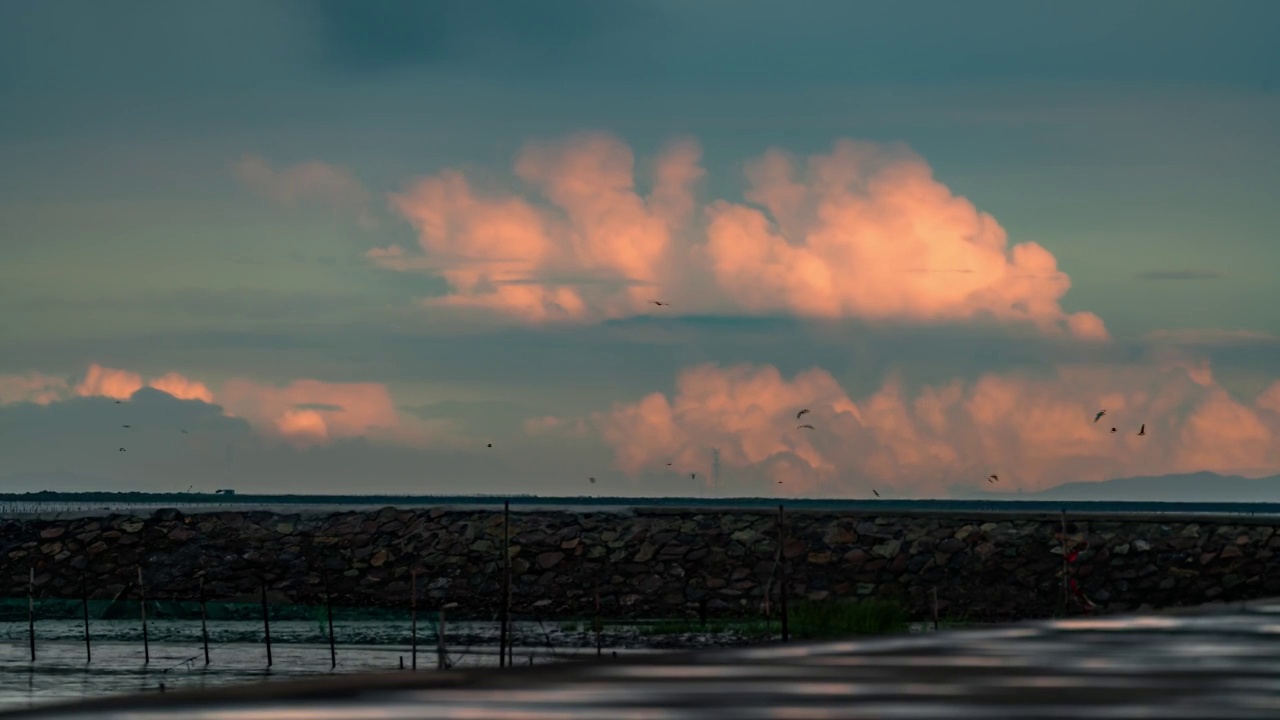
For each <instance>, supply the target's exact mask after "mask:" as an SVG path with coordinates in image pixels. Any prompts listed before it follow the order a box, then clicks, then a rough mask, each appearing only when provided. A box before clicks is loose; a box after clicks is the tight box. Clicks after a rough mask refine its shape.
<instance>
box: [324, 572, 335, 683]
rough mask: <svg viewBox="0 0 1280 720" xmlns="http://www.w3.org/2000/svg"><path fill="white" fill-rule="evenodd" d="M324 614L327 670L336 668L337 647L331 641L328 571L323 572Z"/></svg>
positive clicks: (331, 610)
mask: <svg viewBox="0 0 1280 720" xmlns="http://www.w3.org/2000/svg"><path fill="white" fill-rule="evenodd" d="M324 612H325V615H326V616H327V617H328V619H329V669H330V670H334V669H337V667H338V646H337V644H336V643H335V642H334V641H333V593H332V592H330V591H329V569H328V568H325V571H324Z"/></svg>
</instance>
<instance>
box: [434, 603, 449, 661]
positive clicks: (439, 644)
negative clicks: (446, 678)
mask: <svg viewBox="0 0 1280 720" xmlns="http://www.w3.org/2000/svg"><path fill="white" fill-rule="evenodd" d="M446 664H447V663H446V662H445V655H444V608H440V622H439V624H437V625H436V668H437V669H439V670H444V669H445V666H446Z"/></svg>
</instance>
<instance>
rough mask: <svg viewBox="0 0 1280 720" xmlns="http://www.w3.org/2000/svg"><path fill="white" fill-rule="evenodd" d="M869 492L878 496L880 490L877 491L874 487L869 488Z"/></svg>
mask: <svg viewBox="0 0 1280 720" xmlns="http://www.w3.org/2000/svg"><path fill="white" fill-rule="evenodd" d="M871 492H873V493H875V496H876V497H880V491H879V490H876V489H875V488H871Z"/></svg>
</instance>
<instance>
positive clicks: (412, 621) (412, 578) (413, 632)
mask: <svg viewBox="0 0 1280 720" xmlns="http://www.w3.org/2000/svg"><path fill="white" fill-rule="evenodd" d="M409 587H410V588H411V589H410V590H409V644H410V645H409V657H410V658H411V659H412V660H411V662H412V667H413V669H414V670H417V669H418V569H417V568H414V569H413V570H412V571H411V572H410V573H409Z"/></svg>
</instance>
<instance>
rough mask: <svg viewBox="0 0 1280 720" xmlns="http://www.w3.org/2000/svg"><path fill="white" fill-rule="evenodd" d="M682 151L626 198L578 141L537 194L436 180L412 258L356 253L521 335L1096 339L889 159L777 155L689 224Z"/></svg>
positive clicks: (982, 228)
mask: <svg viewBox="0 0 1280 720" xmlns="http://www.w3.org/2000/svg"><path fill="white" fill-rule="evenodd" d="M699 159H700V150H699V148H698V146H697V145H696V144H695V143H694V142H693V141H691V140H682V141H679V142H675V143H672V144H670V145H668V146H667V147H666V148H665V149H664V150H663V151H662V152H661V153H660V154H659V155H658V156H657V158H656V160H655V161H654V162H653V163H652V164H651V165H648V166H647V167H646V169H647V170H648V171H649V172H648V173H647V174H648V175H649V176H650V177H651V181H650V182H649V186H650V191H649V193H648V194H647V195H645V194H642V192H641V191H640V190H638V189H637V187H636V185H637V182H636V163H635V158H634V156H633V153H632V152H631V149H630V148H629V147H628V146H627V145H626V144H625V143H623V142H622V141H621V140H618V139H617V138H614V137H612V136H609V135H605V134H600V133H592V134H583V135H576V136H571V137H569V138H567V139H564V140H562V141H559V142H553V143H545V142H537V143H531V144H529V145H528V146H526V147H525V149H524V150H523V151H522V152H521V154H520V155H519V157H518V159H517V161H516V163H515V168H514V169H515V175H516V178H517V179H518V180H519V181H521V182H522V183H523V184H524V185H525V186H527V188H529V189H531V190H532V191H534V193H536V196H538V197H537V200H535V199H531V198H529V197H526V196H524V195H522V194H519V193H513V192H505V191H500V190H496V189H482V188H480V187H478V186H477V185H476V184H475V183H474V182H473V181H471V180H469V179H468V178H467V177H466V176H465V175H464V174H462V173H461V172H459V171H455V170H447V171H444V172H442V173H440V174H438V175H435V176H432V177H427V178H423V179H420V180H418V181H417V182H415V183H414V184H413V185H412V186H410V187H409V188H408V189H407V190H406V191H405V192H403V193H401V194H399V195H396V196H394V197H393V202H392V204H393V207H394V208H395V209H396V210H397V211H398V212H399V213H400V214H402V215H403V216H404V217H405V218H407V219H408V220H409V221H410V222H411V223H412V224H413V225H414V226H415V227H416V228H417V230H418V233H419V237H418V241H419V245H420V251H421V252H420V253H409V252H406V251H405V250H404V249H402V248H399V247H396V246H393V247H390V248H381V249H378V250H375V251H372V252H370V253H369V256H370V258H371V259H373V260H374V261H375V262H377V263H378V264H380V265H382V266H384V267H387V268H391V269H398V270H414V269H417V270H430V271H434V272H439V273H440V274H441V275H442V276H443V277H444V279H445V280H446V281H447V282H448V283H449V288H450V290H449V292H448V294H446V295H444V296H442V297H439V298H432V299H430V300H429V301H428V303H429V304H436V305H445V306H454V307H470V308H481V309H486V310H490V311H494V312H498V313H502V314H505V315H508V316H511V317H514V318H518V319H521V320H524V321H530V322H543V321H549V320H598V319H601V318H613V317H624V316H628V315H635V314H638V313H641V312H647V311H649V310H652V309H653V306H652V305H650V301H651V300H655V299H661V300H667V301H671V302H673V303H674V306H675V307H677V308H678V309H679V310H681V311H698V310H728V309H736V310H737V311H740V312H748V313H775V312H788V313H792V314H795V315H798V316H805V317H819V318H846V317H857V318H864V319H871V320H902V321H924V322H931V321H954V320H972V319H977V318H992V319H996V320H1002V321H1011V322H1019V323H1027V324H1030V325H1033V326H1035V327H1038V328H1039V329H1041V330H1043V331H1045V332H1049V333H1070V334H1072V335H1074V336H1076V337H1080V338H1086V339H1103V338H1106V337H1107V332H1106V329H1105V327H1104V326H1103V323H1102V321H1101V320H1100V319H1099V318H1098V317H1097V316H1096V315H1094V314H1092V313H1076V314H1072V315H1068V314H1067V313H1065V312H1064V311H1063V310H1062V307H1061V305H1060V300H1061V298H1062V297H1063V295H1064V294H1065V293H1066V292H1067V290H1068V289H1069V288H1070V286H1071V281H1070V279H1069V278H1068V277H1067V276H1066V274H1065V273H1063V272H1061V271H1060V270H1058V268H1057V263H1056V261H1055V259H1054V257H1053V255H1052V254H1050V253H1049V252H1048V251H1047V250H1045V249H1044V248H1043V247H1041V246H1039V245H1037V244H1035V243H1022V244H1018V245H1013V246H1010V245H1009V243H1008V238H1007V236H1006V234H1005V231H1004V230H1003V229H1002V228H1001V227H1000V225H999V224H998V223H997V222H996V221H995V219H994V218H992V217H991V216H990V215H987V214H986V213H982V212H980V211H978V210H977V209H976V208H975V207H974V206H973V204H972V203H970V202H969V201H967V200H965V199H964V198H960V197H956V196H955V195H953V194H952V193H951V191H950V190H949V189H948V188H947V187H946V186H945V185H943V184H942V183H940V182H938V181H937V180H935V179H934V178H933V176H932V172H931V170H930V168H929V166H928V165H927V164H926V163H925V162H924V161H923V160H922V159H920V158H919V157H917V156H916V155H914V154H912V153H911V152H909V151H908V150H905V149H902V148H884V147H881V146H877V145H873V144H869V143H857V142H852V141H847V140H842V141H840V142H837V143H836V144H835V146H834V148H833V149H832V150H831V152H829V153H827V154H822V155H815V156H813V157H811V158H809V159H808V160H807V162H806V163H804V164H803V165H802V166H801V164H800V163H799V162H797V160H795V159H794V158H792V157H791V156H789V155H787V154H786V153H784V152H782V151H779V150H770V151H768V152H766V153H765V154H764V156H763V157H761V158H758V159H756V160H753V161H751V162H748V163H747V164H746V166H745V174H746V179H747V191H746V193H745V197H746V200H747V201H748V202H749V203H751V204H750V205H748V204H742V203H734V202H728V201H723V200H721V201H714V202H711V203H709V204H706V205H704V206H702V208H701V212H699V203H698V200H697V199H696V197H695V189H696V187H697V185H698V182H699V181H700V180H701V178H702V177H703V175H704V171H703V169H702V168H701V166H700V164H699Z"/></svg>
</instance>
